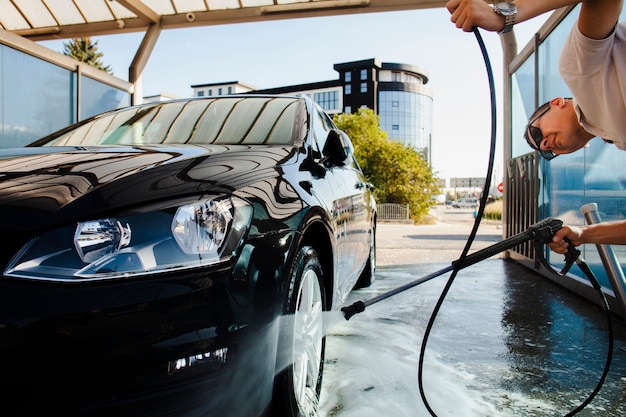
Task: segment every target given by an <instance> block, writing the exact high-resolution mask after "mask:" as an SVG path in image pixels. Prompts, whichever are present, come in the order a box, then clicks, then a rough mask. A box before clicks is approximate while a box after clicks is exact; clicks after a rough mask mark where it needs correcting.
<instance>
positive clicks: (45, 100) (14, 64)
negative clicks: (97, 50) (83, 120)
mask: <svg viewBox="0 0 626 417" xmlns="http://www.w3.org/2000/svg"><path fill="white" fill-rule="evenodd" d="M0 54H1V56H2V60H1V61H0V80H1V83H2V89H1V94H0V103H2V104H1V109H2V112H0V147H2V148H8V147H15V146H22V145H25V144H27V143H29V142H31V141H33V140H35V139H38V138H40V137H42V136H44V135H46V134H48V133H50V132H53V131H55V130H57V129H60V128H62V127H63V126H66V125H68V124H70V123H73V122H74V121H75V120H74V117H75V116H74V115H75V114H76V111H75V107H74V104H73V103H75V102H76V74H75V73H73V72H70V71H68V70H66V69H63V68H60V67H58V66H56V65H53V64H50V63H48V62H45V61H43V60H41V59H38V58H34V57H32V56H30V55H27V54H24V53H22V52H20V51H17V50H15V49H13V48H10V47H8V46H5V45H0Z"/></svg>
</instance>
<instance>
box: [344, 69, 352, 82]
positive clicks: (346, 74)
mask: <svg viewBox="0 0 626 417" xmlns="http://www.w3.org/2000/svg"><path fill="white" fill-rule="evenodd" d="M343 80H344V81H345V82H347V83H349V82H350V81H352V73H351V72H344V73H343Z"/></svg>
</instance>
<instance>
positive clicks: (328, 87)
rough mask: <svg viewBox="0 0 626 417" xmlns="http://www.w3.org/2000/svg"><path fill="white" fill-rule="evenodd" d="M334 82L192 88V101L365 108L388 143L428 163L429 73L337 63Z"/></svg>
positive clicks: (376, 64) (394, 66) (366, 63)
mask: <svg viewBox="0 0 626 417" xmlns="http://www.w3.org/2000/svg"><path fill="white" fill-rule="evenodd" d="M333 68H334V69H335V70H336V71H337V72H338V74H339V76H338V78H337V79H335V80H329V81H319V82H312V83H307V84H298V85H289V86H283V87H275V88H266V89H256V88H254V87H252V86H250V85H247V84H244V83H241V82H239V81H231V82H226V83H213V84H199V85H192V86H191V88H192V89H193V96H194V97H207V96H212V95H224V94H238V93H250V92H254V93H268V94H306V95H308V96H310V97H311V98H312V99H313V100H315V101H316V102H317V103H318V104H319V105H320V106H321V107H322V108H323V109H324V110H325V111H326V112H327V113H329V114H331V115H333V114H339V113H352V112H354V111H356V110H357V109H358V108H360V107H367V108H370V109H372V110H374V112H375V113H376V114H377V115H378V116H379V119H380V127H381V128H382V129H383V130H384V131H385V132H387V136H388V138H389V139H392V140H396V141H399V142H401V143H403V144H404V145H406V146H410V147H412V148H414V149H416V150H417V151H419V152H421V153H422V154H423V156H424V158H425V159H426V161H428V162H429V163H430V161H431V154H430V150H431V143H432V128H433V94H432V90H431V88H430V86H427V83H428V74H427V72H426V71H424V70H423V69H421V68H419V67H416V66H414V65H408V64H398V63H389V62H380V61H379V60H378V59H375V58H372V59H366V60H361V61H352V62H344V63H339V64H335V65H334V66H333Z"/></svg>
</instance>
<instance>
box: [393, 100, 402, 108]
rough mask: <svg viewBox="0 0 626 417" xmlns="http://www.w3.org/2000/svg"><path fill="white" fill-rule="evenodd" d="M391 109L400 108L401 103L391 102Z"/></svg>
mask: <svg viewBox="0 0 626 417" xmlns="http://www.w3.org/2000/svg"><path fill="white" fill-rule="evenodd" d="M391 107H400V102H399V101H397V100H395V101H392V102H391Z"/></svg>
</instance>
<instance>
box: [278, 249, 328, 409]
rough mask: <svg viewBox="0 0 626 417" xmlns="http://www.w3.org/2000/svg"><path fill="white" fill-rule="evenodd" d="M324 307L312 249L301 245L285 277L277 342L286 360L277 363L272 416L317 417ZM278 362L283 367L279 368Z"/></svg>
mask: <svg viewBox="0 0 626 417" xmlns="http://www.w3.org/2000/svg"><path fill="white" fill-rule="evenodd" d="M325 306H326V302H325V291H324V285H323V270H322V266H321V263H320V260H319V257H318V255H317V253H316V252H315V250H314V249H313V248H312V247H310V246H304V247H302V248H301V249H300V250H299V251H298V254H297V256H296V258H295V260H294V262H293V265H292V267H291V270H290V274H289V287H288V289H287V296H286V299H285V303H284V307H283V316H282V320H281V326H280V329H281V330H280V340H279V346H280V347H282V349H285V348H286V350H287V353H286V360H279V362H278V366H279V367H280V368H279V369H278V375H277V377H276V382H275V388H274V398H273V407H272V408H273V412H272V416H277V417H278V416H280V417H314V416H316V415H317V411H318V406H319V397H320V392H321V388H322V373H323V368H324V350H325V345H326V338H325V329H324V317H323V312H324V310H325ZM281 356H282V354H280V355H279V358H280V357H281ZM281 362H284V363H286V364H287V366H286V367H284V366H281ZM281 368H284V369H281Z"/></svg>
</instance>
